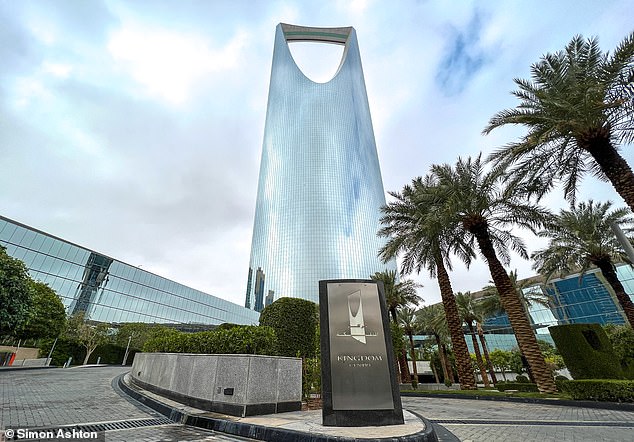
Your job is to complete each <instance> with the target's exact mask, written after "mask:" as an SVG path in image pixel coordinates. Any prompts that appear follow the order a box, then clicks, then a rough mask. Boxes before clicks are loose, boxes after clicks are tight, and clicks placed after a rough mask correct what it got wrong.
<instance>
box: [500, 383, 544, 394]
mask: <svg viewBox="0 0 634 442" xmlns="http://www.w3.org/2000/svg"><path fill="white" fill-rule="evenodd" d="M495 388H497V389H498V391H506V390H517V391H522V392H527V393H531V392H539V389H538V388H537V384H531V383H529V382H498V383H497V384H495Z"/></svg>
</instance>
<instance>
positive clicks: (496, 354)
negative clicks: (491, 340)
mask: <svg viewBox="0 0 634 442" xmlns="http://www.w3.org/2000/svg"><path fill="white" fill-rule="evenodd" d="M490 357H491V364H493V366H494V367H495V368H496V369H498V370H500V371H501V372H502V377H503V378H504V381H506V371H508V370H511V359H512V357H513V354H512V353H511V352H510V351H505V350H501V349H499V348H496V349H495V350H493V351H492V352H491V354H490Z"/></svg>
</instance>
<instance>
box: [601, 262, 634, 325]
mask: <svg viewBox="0 0 634 442" xmlns="http://www.w3.org/2000/svg"><path fill="white" fill-rule="evenodd" d="M594 264H596V266H597V267H599V269H600V270H601V273H602V274H603V276H604V277H605V280H606V281H607V282H608V284H610V287H612V290H614V294H615V295H616V299H617V300H618V301H619V304H620V305H621V308H622V309H623V312H624V313H625V317H626V318H627V321H628V322H629V323H630V327H632V328H634V303H632V300H631V299H630V296H629V295H628V294H627V293H625V288H624V287H623V284H621V281H619V278H618V276H617V275H616V268H615V267H614V264H612V261H611V260H609V259H605V260H600V261H597V262H595V263H594Z"/></svg>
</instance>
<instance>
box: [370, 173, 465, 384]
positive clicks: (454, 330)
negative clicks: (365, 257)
mask: <svg viewBox="0 0 634 442" xmlns="http://www.w3.org/2000/svg"><path fill="white" fill-rule="evenodd" d="M432 184H433V183H432V177H431V176H428V177H426V178H425V179H423V178H421V177H419V178H417V179H415V180H413V181H412V185H411V186H405V187H404V188H403V192H402V193H398V192H390V195H392V197H394V198H395V201H393V202H390V203H389V204H387V205H386V206H384V207H383V208H382V212H383V216H382V218H381V223H382V224H383V228H381V230H379V235H380V236H384V237H387V238H389V239H388V241H387V243H386V244H385V246H384V247H383V248H382V249H381V250H380V252H379V256H380V257H381V259H383V260H384V262H387V261H388V260H390V259H392V258H395V257H396V256H397V255H399V254H401V253H402V254H403V262H402V267H401V272H402V273H403V274H407V273H410V272H412V271H413V270H416V272H420V271H421V269H423V268H425V269H426V270H428V271H429V274H430V276H431V277H432V278H433V277H436V278H437V280H438V285H439V287H440V295H441V298H442V304H443V307H444V309H445V314H446V317H447V324H448V328H449V334H450V337H451V345H452V348H453V351H454V355H455V357H456V364H457V366H458V378H459V381H460V388H461V389H466V390H473V389H476V388H477V386H476V382H475V377H474V375H473V367H472V365H471V358H470V357H469V350H468V349H467V344H466V342H465V338H464V334H463V331H462V321H461V320H460V316H459V314H458V308H457V307H456V300H455V299H454V295H453V290H452V288H451V281H450V280H449V274H448V272H447V270H448V269H449V270H451V269H452V267H451V261H450V259H449V256H450V253H455V254H457V255H458V256H460V257H461V259H462V260H463V261H465V262H470V260H471V259H472V257H473V256H474V255H473V252H472V251H471V250H470V249H469V250H468V249H466V248H465V247H463V245H462V244H460V242H459V241H455V240H454V238H457V237H458V236H457V235H455V234H454V232H452V231H451V229H450V228H448V227H447V226H445V225H444V224H442V223H441V222H440V220H439V219H438V217H437V213H436V211H435V210H434V209H433V207H432V206H431V205H429V204H427V203H426V202H425V201H424V200H423V199H421V196H424V195H425V194H426V193H427V192H428V191H430V186H431V185H432ZM454 230H455V229H454ZM458 238H459V237H458Z"/></svg>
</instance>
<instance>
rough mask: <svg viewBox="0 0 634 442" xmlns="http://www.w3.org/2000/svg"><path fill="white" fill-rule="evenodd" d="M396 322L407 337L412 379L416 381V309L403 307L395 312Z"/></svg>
mask: <svg viewBox="0 0 634 442" xmlns="http://www.w3.org/2000/svg"><path fill="white" fill-rule="evenodd" d="M396 316H397V318H398V323H399V325H400V326H401V328H403V331H404V332H405V334H406V335H407V337H408V338H409V348H410V356H411V358H412V365H413V369H414V379H415V380H416V382H418V369H417V367H416V348H415V347H414V333H415V332H416V310H414V309H413V308H411V307H404V308H402V309H401V310H399V312H398V313H397V315H396Z"/></svg>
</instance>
